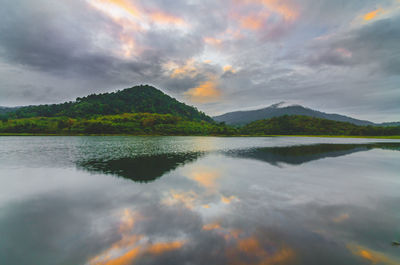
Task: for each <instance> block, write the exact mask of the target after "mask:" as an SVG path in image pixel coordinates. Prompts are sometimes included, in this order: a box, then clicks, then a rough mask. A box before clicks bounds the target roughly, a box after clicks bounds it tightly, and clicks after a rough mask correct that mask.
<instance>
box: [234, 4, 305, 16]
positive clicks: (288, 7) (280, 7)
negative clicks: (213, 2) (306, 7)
mask: <svg viewBox="0 0 400 265" xmlns="http://www.w3.org/2000/svg"><path fill="white" fill-rule="evenodd" d="M235 1H238V0H235ZM242 2H243V1H240V3H242ZM244 2H245V3H247V4H259V5H262V6H263V7H264V8H266V9H267V10H269V11H272V12H274V13H276V14H279V15H280V16H282V17H283V18H284V19H285V20H287V21H293V20H295V19H297V17H298V16H299V12H298V10H297V7H296V6H294V5H292V4H290V3H288V1H284V0H245V1H244ZM264 12H265V11H264Z"/></svg>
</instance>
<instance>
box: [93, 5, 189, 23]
mask: <svg viewBox="0 0 400 265" xmlns="http://www.w3.org/2000/svg"><path fill="white" fill-rule="evenodd" d="M89 3H90V4H91V5H92V6H93V7H95V8H97V9H98V10H100V11H102V12H103V13H105V14H106V15H108V16H110V17H113V18H122V17H125V18H128V19H131V20H136V21H137V22H138V23H140V24H147V26H148V24H149V23H157V24H168V25H175V26H187V23H186V22H185V21H184V20H183V19H182V18H180V17H177V16H174V15H172V14H168V13H166V12H164V11H161V10H151V9H146V8H143V7H142V6H140V5H139V4H138V3H137V2H136V1H128V0H89ZM139 3H140V2H139Z"/></svg>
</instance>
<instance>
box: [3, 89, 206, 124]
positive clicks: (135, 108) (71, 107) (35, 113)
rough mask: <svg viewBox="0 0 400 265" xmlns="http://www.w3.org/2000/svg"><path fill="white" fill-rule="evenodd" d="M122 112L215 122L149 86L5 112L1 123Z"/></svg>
mask: <svg viewBox="0 0 400 265" xmlns="http://www.w3.org/2000/svg"><path fill="white" fill-rule="evenodd" d="M123 113H158V114H171V115H174V116H178V117H182V118H185V119H188V120H194V121H201V120H204V121H208V122H212V121H213V120H212V118H210V117H209V116H207V115H206V114H205V113H203V112H201V111H198V110H197V109H196V108H194V107H192V106H188V105H186V104H184V103H181V102H179V101H178V100H176V99H174V98H172V97H170V96H168V95H166V94H164V93H163V92H162V91H160V90H158V89H156V88H154V87H152V86H148V85H140V86H134V87H131V88H127V89H124V90H119V91H116V92H111V93H103V94H92V95H89V96H87V97H82V98H77V99H76V101H70V102H65V103H61V104H50V105H36V106H26V107H19V108H18V109H16V110H14V111H11V112H7V113H5V112H4V113H3V114H2V115H1V117H0V120H3V121H4V120H7V119H18V118H32V117H63V116H65V117H71V118H90V117H92V116H93V115H115V114H123Z"/></svg>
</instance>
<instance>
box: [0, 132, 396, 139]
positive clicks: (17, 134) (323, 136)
mask: <svg viewBox="0 0 400 265" xmlns="http://www.w3.org/2000/svg"><path fill="white" fill-rule="evenodd" d="M0 136H167V135H162V134H82V133H81V134H54V133H52V134H50V133H49V134H46V133H0ZM170 136H202V137H314V138H315V137H316V138H361V139H363V138H366V139H400V135H393V136H355V135H218V134H215V135H183V134H182V135H170Z"/></svg>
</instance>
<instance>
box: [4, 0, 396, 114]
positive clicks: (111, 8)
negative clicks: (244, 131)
mask: <svg viewBox="0 0 400 265" xmlns="http://www.w3.org/2000/svg"><path fill="white" fill-rule="evenodd" d="M0 3H1V6H2V8H1V9H0V36H1V37H0V105H5V106H15V105H26V104H40V103H56V102H62V101H65V100H73V99H74V98H76V97H78V96H83V95H87V94H90V93H97V92H105V91H112V90H115V89H122V88H125V87H130V86H133V85H137V84H141V83H148V84H151V85H154V86H156V87H158V88H160V89H162V90H164V91H165V92H167V93H169V94H171V95H172V96H175V97H177V98H178V99H179V100H183V101H185V102H187V103H188V104H193V105H196V106H197V107H199V108H200V109H202V110H204V111H206V112H207V113H209V114H211V115H212V114H218V113H222V112H226V111H231V110H237V109H246V108H252V107H259V106H266V105H269V104H272V103H276V102H277V101H282V100H288V101H296V102H298V103H301V104H304V105H305V106H309V107H313V108H318V109H320V110H322V111H328V112H329V111H330V112H338V113H342V114H347V115H352V116H355V117H357V118H363V119H370V120H373V121H390V120H398V119H399V118H400V115H399V113H400V104H399V102H400V46H399V45H398V43H399V41H400V39H399V36H400V3H399V1H394V0H393V1H392V0H387V1H380V2H379V3H376V1H356V0H354V1H328V0H324V1H312V0H285V1H274V0H248V1H234V0H221V1H181V0H179V1H172V2H171V1H168V2H167V1H158V0H152V1H146V2H142V3H141V2H139V1H133V0H132V1H131V0H118V1H115V0H87V1H50V0H38V1H35V2H32V1H26V0H25V1H24V0H17V1H11V0H0Z"/></svg>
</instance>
